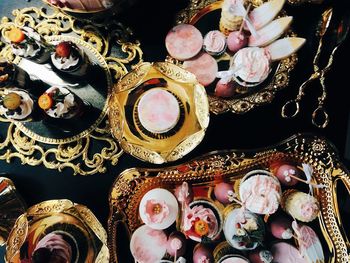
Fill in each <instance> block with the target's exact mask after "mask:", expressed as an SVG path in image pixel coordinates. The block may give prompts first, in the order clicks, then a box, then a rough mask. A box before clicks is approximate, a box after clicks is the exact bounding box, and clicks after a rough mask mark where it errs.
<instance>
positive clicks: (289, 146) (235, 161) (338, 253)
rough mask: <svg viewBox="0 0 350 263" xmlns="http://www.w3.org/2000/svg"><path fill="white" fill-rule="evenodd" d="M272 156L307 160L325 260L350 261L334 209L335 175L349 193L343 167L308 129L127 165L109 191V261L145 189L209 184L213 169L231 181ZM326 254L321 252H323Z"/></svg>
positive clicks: (131, 225)
mask: <svg viewBox="0 0 350 263" xmlns="http://www.w3.org/2000/svg"><path fill="white" fill-rule="evenodd" d="M278 160H286V161H293V162H298V163H307V164H309V165H311V166H312V167H313V170H314V178H313V180H315V182H317V183H322V184H324V185H325V186H326V187H325V188H324V189H318V190H315V193H314V194H315V195H316V196H317V198H318V199H319V200H320V204H321V215H320V216H319V224H320V227H321V230H322V233H323V237H324V239H325V240H326V242H327V245H328V248H329V251H328V255H330V254H332V257H331V259H330V260H329V262H332V263H335V262H342V263H347V262H350V254H349V249H350V242H349V240H348V237H347V233H346V231H345V229H344V228H343V225H342V220H341V218H340V212H339V209H338V202H337V198H339V197H338V196H337V192H336V188H337V182H338V181H339V180H340V181H342V182H343V183H344V185H345V186H346V188H347V190H348V192H349V194H350V177H349V172H348V171H347V169H346V168H345V166H344V165H343V164H341V162H340V161H339V157H338V155H337V153H336V149H335V148H334V146H333V145H332V144H331V143H330V142H328V141H327V140H325V139H324V138H320V137H317V136H313V135H301V134H299V135H295V136H293V137H291V138H289V139H287V140H285V141H283V142H281V143H279V144H277V145H274V146H271V147H268V148H265V149H259V150H251V151H235V150H229V151H219V152H213V153H210V154H208V155H205V156H203V157H200V158H198V159H195V160H193V161H190V162H188V163H185V164H182V165H178V166H173V167H169V168H162V169H138V168H132V169H129V170H126V171H124V172H122V173H121V174H120V175H119V176H118V177H117V179H116V180H115V182H114V184H113V186H112V188H111V191H110V196H109V204H110V216H109V220H108V233H109V240H108V245H109V249H110V252H111V262H118V247H117V240H118V233H117V226H118V225H119V224H121V225H123V226H125V227H126V229H127V230H128V231H129V233H132V232H133V231H134V230H135V229H136V228H137V227H139V226H140V225H141V224H142V222H141V221H140V219H139V218H138V204H139V202H140V200H141V198H142V196H143V195H144V194H145V193H146V192H147V191H149V190H150V189H153V188H157V187H161V188H167V189H174V188H175V187H176V185H180V184H181V183H182V182H183V181H187V182H189V183H190V184H192V185H200V186H213V182H214V179H215V178H216V176H217V175H218V174H220V175H222V176H223V177H224V178H226V179H228V178H230V180H232V181H234V180H237V179H240V178H242V176H244V174H245V173H246V172H248V171H250V170H253V169H257V168H258V167H269V164H271V163H272V162H275V161H278ZM326 255H327V254H326Z"/></svg>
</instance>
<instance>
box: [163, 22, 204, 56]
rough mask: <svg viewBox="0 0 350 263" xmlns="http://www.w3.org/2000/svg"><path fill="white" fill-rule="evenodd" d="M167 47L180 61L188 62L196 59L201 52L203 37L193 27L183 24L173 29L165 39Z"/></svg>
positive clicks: (171, 54)
mask: <svg viewBox="0 0 350 263" xmlns="http://www.w3.org/2000/svg"><path fill="white" fill-rule="evenodd" d="M165 46H166V49H167V50H168V53H169V54H170V56H172V57H173V58H176V59H178V60H186V59H190V58H192V57H194V56H195V55H197V54H198V53H199V51H201V49H202V46H203V36H202V34H201V32H200V31H199V30H198V29H197V28H195V27H194V26H192V25H188V24H181V25H177V26H175V27H173V28H172V29H171V30H170V31H169V33H168V35H167V36H166V38H165Z"/></svg>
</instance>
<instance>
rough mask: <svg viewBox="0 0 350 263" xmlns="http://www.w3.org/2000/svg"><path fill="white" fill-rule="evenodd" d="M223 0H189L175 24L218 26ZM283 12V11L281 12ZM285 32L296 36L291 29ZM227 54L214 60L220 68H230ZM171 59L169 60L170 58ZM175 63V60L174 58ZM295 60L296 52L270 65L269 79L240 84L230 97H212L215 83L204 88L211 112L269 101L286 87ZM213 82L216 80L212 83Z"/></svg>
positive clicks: (257, 1) (259, 1) (258, 2)
mask: <svg viewBox="0 0 350 263" xmlns="http://www.w3.org/2000/svg"><path fill="white" fill-rule="evenodd" d="M250 2H251V3H252V5H253V7H256V6H259V5H261V4H262V3H263V2H266V1H264V0H251V1H250ZM222 4H223V0H222V1H221V0H220V1H217V0H199V1H198V0H191V1H190V4H189V6H188V7H187V8H186V9H184V10H182V11H181V12H180V13H179V14H178V15H177V19H176V23H178V24H181V23H187V24H192V25H194V26H196V27H197V28H198V29H199V30H200V31H201V32H202V34H203V35H205V34H206V33H207V32H209V31H210V30H218V29H219V21H220V15H221V6H222ZM282 15H283V12H282ZM288 35H290V36H295V34H294V33H293V32H291V31H289V32H288ZM228 59H229V55H228V54H224V55H223V56H221V57H220V58H218V59H217V61H218V65H219V70H227V69H228V67H229V61H228ZM172 60H173V59H170V61H172ZM175 63H178V62H176V61H175ZM296 63H297V55H296V54H295V53H294V54H293V55H291V56H290V57H288V58H286V59H283V60H281V61H280V62H279V63H276V65H275V66H274V67H273V68H272V72H271V73H270V76H269V78H268V79H267V80H266V81H264V82H263V83H262V84H259V85H258V86H256V87H250V88H247V87H239V88H237V89H236V90H235V94H234V95H233V96H232V97H230V98H220V97H217V96H215V94H214V88H215V85H213V84H211V85H210V86H208V87H207V93H208V99H209V106H210V111H211V112H213V113H215V114H221V113H225V112H233V113H238V114H242V113H246V112H248V111H250V110H252V109H254V108H255V107H256V106H259V105H263V104H267V103H271V102H272V101H273V99H274V97H275V94H276V92H277V91H278V90H280V89H282V88H285V87H287V86H288V83H289V75H290V72H291V71H292V70H293V68H294V67H295V65H296ZM214 83H216V82H214Z"/></svg>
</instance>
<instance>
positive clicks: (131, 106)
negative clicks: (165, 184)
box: [109, 62, 209, 164]
mask: <svg viewBox="0 0 350 263" xmlns="http://www.w3.org/2000/svg"><path fill="white" fill-rule="evenodd" d="M150 91H152V94H153V91H157V93H158V91H162V93H160V94H157V96H158V95H162V96H164V95H166V96H167V97H171V102H174V101H177V103H178V107H179V116H178V118H177V121H174V120H175V117H174V116H170V117H171V118H170V122H171V123H170V124H169V123H168V120H166V122H165V126H166V129H165V130H162V129H163V127H161V128H159V127H158V126H159V125H160V124H164V122H163V121H162V123H160V122H159V121H158V120H157V121H155V122H145V120H144V118H145V117H144V115H145V116H146V115H147V114H144V115H140V114H139V110H140V107H139V105H140V101H141V103H142V105H143V104H145V103H143V101H142V100H143V98H145V97H146V96H148V94H150V93H149V92H150ZM152 94H151V95H152ZM153 95H154V94H153ZM153 95H152V96H153ZM158 106H159V105H155V107H154V108H158ZM168 106H169V105H168ZM168 106H167V107H168ZM167 107H165V108H167ZM143 108H147V107H144V106H142V107H141V109H143ZM149 110H150V111H151V113H152V111H153V109H149ZM157 110H159V109H157ZM161 115H162V116H163V115H166V114H161ZM140 117H142V118H143V119H141V120H140ZM109 121H110V124H111V129H112V134H113V136H114V137H115V138H116V139H117V140H118V141H119V143H120V145H121V147H122V148H123V149H124V150H125V151H126V152H128V153H129V154H131V155H133V156H135V157H137V158H139V159H141V160H143V161H147V162H151V163H157V164H160V163H164V162H170V161H175V160H177V159H179V158H181V157H183V156H184V155H186V154H187V153H189V152H190V151H191V150H193V149H194V148H195V147H196V146H197V145H198V144H199V143H200V142H201V141H202V139H203V137H204V134H205V130H206V128H207V127H208V124H209V108H208V101H207V98H206V93H205V90H204V88H203V86H201V85H200V84H199V83H198V82H197V80H196V78H195V77H194V75H193V74H192V73H189V72H188V71H186V70H184V69H182V68H180V67H178V66H176V65H173V64H171V63H167V62H161V63H153V64H151V63H143V64H141V65H139V66H138V67H137V68H136V69H134V70H133V71H131V72H130V73H128V74H127V75H125V76H124V77H123V78H122V79H121V80H120V81H119V82H118V83H117V85H115V86H114V88H113V90H112V93H111V98H110V101H109ZM145 123H146V124H147V125H145ZM153 126H155V127H156V129H155V130H152V129H150V128H148V129H147V127H153Z"/></svg>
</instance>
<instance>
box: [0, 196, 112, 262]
mask: <svg viewBox="0 0 350 263" xmlns="http://www.w3.org/2000/svg"><path fill="white" fill-rule="evenodd" d="M50 233H55V234H59V235H61V236H64V237H65V240H66V241H67V242H68V243H69V244H70V245H71V247H72V251H73V252H72V262H76V263H85V262H96V263H106V262H108V260H109V251H108V247H107V233H106V231H105V230H104V228H103V227H102V225H101V223H100V222H99V221H98V220H97V219H96V217H95V216H94V214H93V213H92V212H91V211H90V210H89V209H88V208H87V207H85V206H83V205H79V204H74V203H72V202H71V201H69V200H64V199H62V200H50V201H45V202H42V203H39V204H37V205H34V206H32V207H30V208H29V209H28V210H27V212H26V213H25V214H23V215H21V216H20V217H19V218H18V219H17V221H16V223H15V226H14V227H13V229H12V231H11V233H10V236H9V239H8V241H7V248H6V254H5V260H6V262H11V263H19V262H21V261H20V257H24V256H25V255H32V253H33V250H34V248H35V246H36V244H37V243H38V242H39V241H40V240H41V239H42V238H43V237H44V236H45V235H47V234H50Z"/></svg>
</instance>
